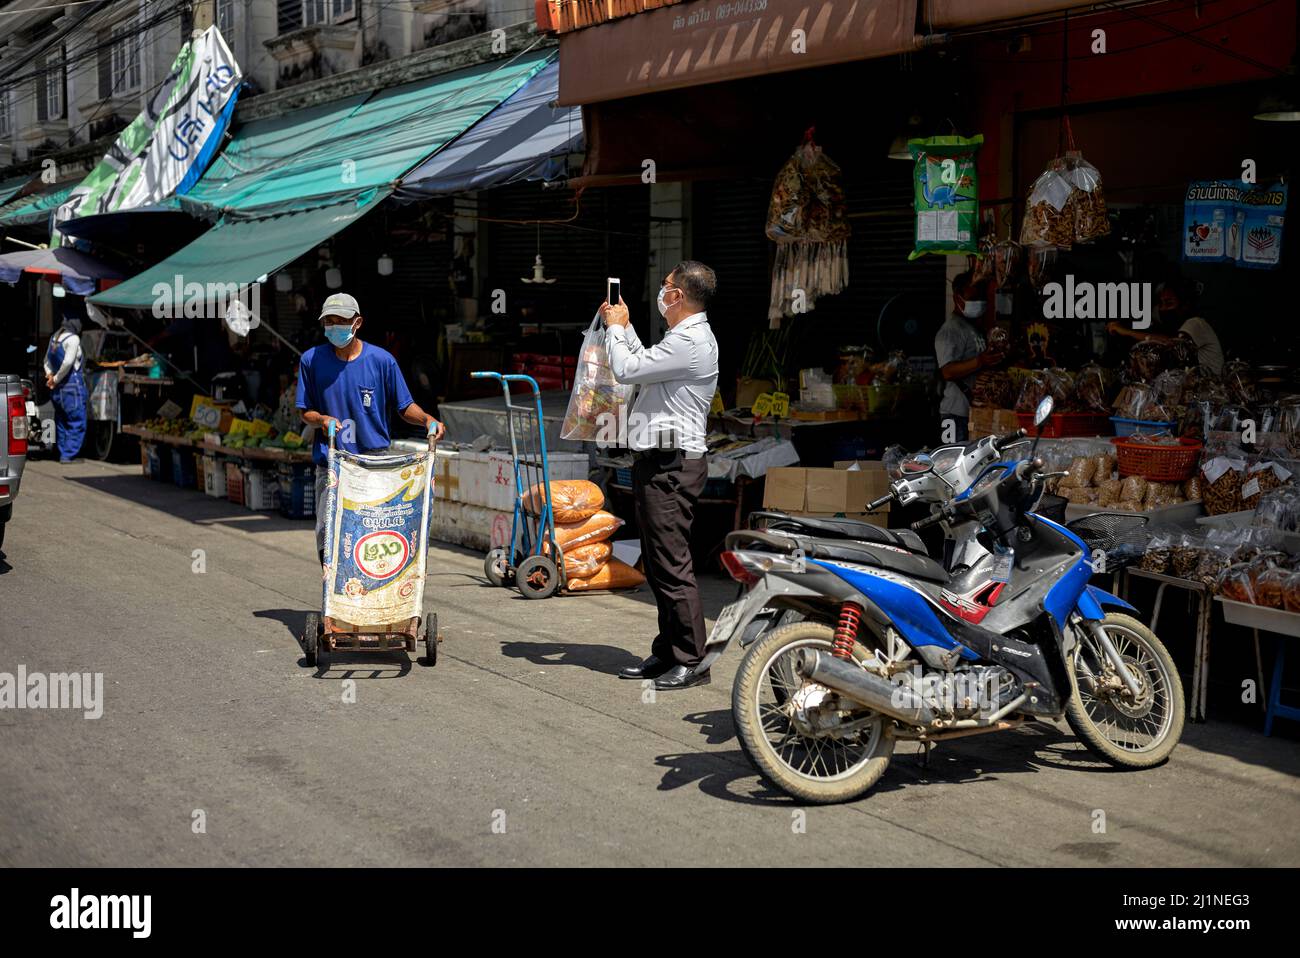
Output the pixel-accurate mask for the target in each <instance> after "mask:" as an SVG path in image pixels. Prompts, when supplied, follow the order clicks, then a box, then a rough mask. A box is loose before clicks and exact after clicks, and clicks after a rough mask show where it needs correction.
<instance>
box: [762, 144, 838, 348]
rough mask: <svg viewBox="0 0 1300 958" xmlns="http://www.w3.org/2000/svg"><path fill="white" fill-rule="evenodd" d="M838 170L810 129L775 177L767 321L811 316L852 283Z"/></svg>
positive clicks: (770, 215) (770, 212) (770, 213)
mask: <svg viewBox="0 0 1300 958" xmlns="http://www.w3.org/2000/svg"><path fill="white" fill-rule="evenodd" d="M845 212H846V211H845V203H844V190H843V187H842V186H841V185H840V168H839V166H837V165H836V164H835V162H834V161H833V160H832V159H831V158H830V157H828V156H826V154H825V153H823V152H822V149H821V147H819V146H817V145H816V144H815V143H814V142H813V140H812V130H809V131H808V133H807V134H805V136H804V142H803V143H802V145H800V147H799V149H797V150H796V151H795V153H794V155H793V156H791V157H790V159H789V160H787V161H786V163H785V165H784V166H782V167H781V171H780V172H779V173H778V174H777V177H776V182H775V184H773V187H772V199H771V201H770V203H769V204H768V215H767V227H766V233H767V237H768V239H770V240H772V241H773V242H774V243H776V244H777V248H776V263H775V265H774V266H773V268H772V289H771V297H770V301H769V305H768V313H767V315H768V319H769V320H770V321H771V325H772V327H773V328H775V327H776V326H777V325H778V324H779V323H780V320H781V317H783V316H794V315H798V314H800V313H805V312H809V311H811V310H812V309H813V308H814V307H815V306H816V303H817V300H818V298H820V297H822V296H827V295H832V294H834V293H838V292H841V291H842V290H843V289H844V288H845V287H846V286H848V283H849V258H848V238H849V221H848V219H847V217H846V215H845Z"/></svg>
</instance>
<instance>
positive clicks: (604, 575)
mask: <svg viewBox="0 0 1300 958" xmlns="http://www.w3.org/2000/svg"><path fill="white" fill-rule="evenodd" d="M644 583H645V576H643V575H642V574H641V573H640V572H637V571H636V569H634V568H632V567H631V566H630V565H628V564H627V563H626V562H623V561H622V560H620V559H610V560H609V561H608V562H606V563H605V564H604V565H603V566H601V567H600V569H599V570H598V571H597V572H596V574H595V575H593V576H590V577H589V578H586V579H570V580H569V591H570V592H584V591H590V590H592V589H635V588H636V587H637V586H639V585H643V584H644Z"/></svg>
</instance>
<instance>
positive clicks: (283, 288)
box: [275, 270, 293, 293]
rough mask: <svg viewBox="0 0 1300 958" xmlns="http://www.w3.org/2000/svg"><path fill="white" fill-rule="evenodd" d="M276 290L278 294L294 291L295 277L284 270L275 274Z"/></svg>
mask: <svg viewBox="0 0 1300 958" xmlns="http://www.w3.org/2000/svg"><path fill="white" fill-rule="evenodd" d="M275 288H276V290H277V291H278V292H281V293H287V292H289V290H291V289H293V277H292V276H290V275H289V274H288V273H286V272H285V271H284V270H281V271H280V272H278V273H276V274H275Z"/></svg>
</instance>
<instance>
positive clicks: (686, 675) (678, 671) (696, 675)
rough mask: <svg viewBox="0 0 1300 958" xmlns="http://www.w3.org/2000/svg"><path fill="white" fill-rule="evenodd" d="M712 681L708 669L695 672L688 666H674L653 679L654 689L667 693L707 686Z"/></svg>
mask: <svg viewBox="0 0 1300 958" xmlns="http://www.w3.org/2000/svg"><path fill="white" fill-rule="evenodd" d="M712 681H713V679H712V678H711V677H710V676H709V671H708V669H705V670H704V671H703V672H696V671H695V669H693V668H691V667H690V666H689V665H674V666H673V667H672V668H671V669H669V670H668V671H667V672H665V673H664V674H663V675H661V676H659V678H657V679H655V688H657V689H660V690H661V691H664V692H668V691H670V690H673V689H689V688H692V687H694V686H696V685H708V684H709V683H710V682H712Z"/></svg>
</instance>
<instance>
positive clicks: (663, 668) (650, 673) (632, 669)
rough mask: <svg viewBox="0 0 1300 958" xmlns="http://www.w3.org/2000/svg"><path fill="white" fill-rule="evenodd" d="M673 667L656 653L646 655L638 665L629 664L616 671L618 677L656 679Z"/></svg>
mask: <svg viewBox="0 0 1300 958" xmlns="http://www.w3.org/2000/svg"><path fill="white" fill-rule="evenodd" d="M672 667H673V664H672V663H671V662H665V661H664V660H663V659H661V658H659V656H657V655H650V656H647V657H646V659H645V661H644V662H642V663H641V664H640V665H629V666H628V667H627V668H625V669H622V670H621V671H620V672H619V673H618V677H619V678H620V679H657V678H659V676H661V675H663V674H664V673H665V672H667V671H668V670H669V669H671V668H672Z"/></svg>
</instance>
